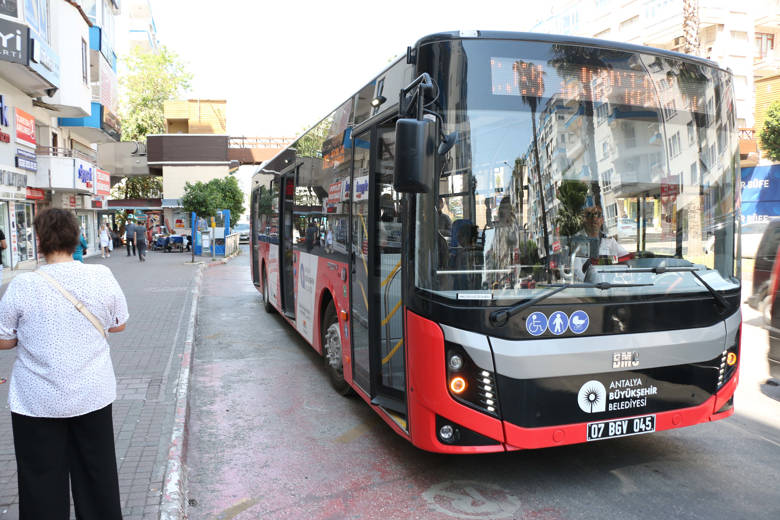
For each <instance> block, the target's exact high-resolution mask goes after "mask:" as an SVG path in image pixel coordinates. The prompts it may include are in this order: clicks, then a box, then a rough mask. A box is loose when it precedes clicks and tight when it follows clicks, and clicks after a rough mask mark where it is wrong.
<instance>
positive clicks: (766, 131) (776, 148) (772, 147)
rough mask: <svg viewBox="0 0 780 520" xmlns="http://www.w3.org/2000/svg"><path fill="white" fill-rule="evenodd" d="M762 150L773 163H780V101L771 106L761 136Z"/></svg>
mask: <svg viewBox="0 0 780 520" xmlns="http://www.w3.org/2000/svg"><path fill="white" fill-rule="evenodd" d="M759 139H760V140H761V150H763V151H764V153H765V154H766V155H767V157H769V158H770V159H772V160H773V161H780V101H775V102H774V103H772V104H771V105H770V106H769V111H767V114H766V119H765V120H764V127H763V128H762V129H761V133H760V134H759Z"/></svg>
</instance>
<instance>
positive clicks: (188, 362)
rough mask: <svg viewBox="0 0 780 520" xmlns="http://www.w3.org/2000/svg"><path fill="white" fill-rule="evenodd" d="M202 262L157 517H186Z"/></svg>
mask: <svg viewBox="0 0 780 520" xmlns="http://www.w3.org/2000/svg"><path fill="white" fill-rule="evenodd" d="M203 269H204V265H203V264H201V265H199V266H198V272H197V274H196V275H195V287H194V288H193V289H192V308H191V310H190V318H189V321H188V323H187V336H186V339H185V340H184V351H183V352H182V356H181V367H180V368H179V381H178V383H177V386H176V412H175V416H174V419H173V431H172V432H171V442H170V448H169V450H168V462H167V464H166V467H165V477H164V479H163V490H162V491H163V494H162V498H161V499H160V517H159V518H160V520H180V519H182V518H187V502H186V499H187V495H186V477H187V475H186V473H185V471H184V457H185V455H186V447H187V422H188V421H187V418H188V417H189V400H188V392H189V386H190V372H191V368H192V345H193V343H194V340H195V323H196V321H197V316H198V298H199V296H200V288H201V284H202V282H203Z"/></svg>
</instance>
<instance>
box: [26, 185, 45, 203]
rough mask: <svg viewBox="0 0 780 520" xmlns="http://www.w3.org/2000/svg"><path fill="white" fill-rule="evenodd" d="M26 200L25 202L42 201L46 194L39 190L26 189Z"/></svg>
mask: <svg viewBox="0 0 780 520" xmlns="http://www.w3.org/2000/svg"><path fill="white" fill-rule="evenodd" d="M26 198H27V200H43V199H45V198H46V194H45V193H44V192H43V190H42V189H40V188H27V192H26Z"/></svg>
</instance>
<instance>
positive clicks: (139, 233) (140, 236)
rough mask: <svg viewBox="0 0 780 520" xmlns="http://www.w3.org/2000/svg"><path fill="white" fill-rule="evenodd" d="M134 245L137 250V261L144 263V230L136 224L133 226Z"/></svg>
mask: <svg viewBox="0 0 780 520" xmlns="http://www.w3.org/2000/svg"><path fill="white" fill-rule="evenodd" d="M133 231H134V233H135V245H136V247H137V248H138V261H139V262H146V228H145V227H144V226H141V225H140V224H137V225H135V226H133Z"/></svg>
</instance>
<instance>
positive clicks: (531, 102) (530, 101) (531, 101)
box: [512, 61, 552, 283]
mask: <svg viewBox="0 0 780 520" xmlns="http://www.w3.org/2000/svg"><path fill="white" fill-rule="evenodd" d="M529 65H530V66H531V67H533V65H532V64H528V63H526V62H523V61H516V62H515V63H514V64H513V65H512V70H513V71H514V73H515V75H516V76H517V79H518V83H520V85H519V88H520V92H523V91H531V90H532V91H533V95H524V96H523V102H524V103H526V104H527V105H528V106H529V107H530V108H531V125H532V129H533V153H534V162H535V163H536V182H537V183H538V184H539V189H538V191H537V193H538V194H539V206H540V209H541V211H542V236H543V237H544V270H545V273H546V275H547V282H548V283H549V282H551V281H552V273H551V272H550V237H549V235H548V233H547V209H546V207H545V203H544V185H543V184H542V164H541V162H540V161H539V145H538V136H537V129H536V106H537V103H538V101H539V96H541V95H542V93H543V92H544V82H543V81H540V82H538V83H536V84H535V85H534V86H533V87H534V88H529V87H530V85H525V84H523V83H524V82H527V81H528V79H529V78H530V75H528V74H523V73H521V69H527V68H528V67H529Z"/></svg>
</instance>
